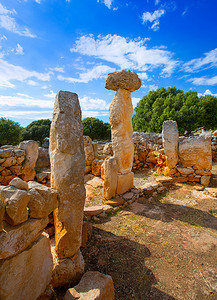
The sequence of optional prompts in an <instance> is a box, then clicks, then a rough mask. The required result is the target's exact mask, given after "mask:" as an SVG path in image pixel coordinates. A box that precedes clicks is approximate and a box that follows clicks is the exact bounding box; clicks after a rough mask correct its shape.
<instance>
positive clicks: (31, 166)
mask: <svg viewBox="0 0 217 300" xmlns="http://www.w3.org/2000/svg"><path fill="white" fill-rule="evenodd" d="M19 148H20V149H22V150H24V151H25V154H26V158H25V161H24V163H23V174H22V175H21V178H22V179H23V180H25V181H29V180H34V178H35V174H36V173H35V165H36V161H37V159H38V143H37V142H36V141H31V140H30V141H23V142H21V143H20V144H19Z"/></svg>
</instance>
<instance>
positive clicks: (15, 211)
mask: <svg viewBox="0 0 217 300" xmlns="http://www.w3.org/2000/svg"><path fill="white" fill-rule="evenodd" d="M0 198H1V200H2V201H3V202H4V204H5V208H6V214H5V220H6V221H7V222H8V223H9V224H10V225H13V226H15V225H18V224H20V223H23V222H25V221H26V220H27V219H28V210H27V204H28V202H29V199H30V196H29V194H28V192H27V191H24V190H19V189H17V188H15V187H13V186H6V187H4V188H3V189H1V190H0Z"/></svg>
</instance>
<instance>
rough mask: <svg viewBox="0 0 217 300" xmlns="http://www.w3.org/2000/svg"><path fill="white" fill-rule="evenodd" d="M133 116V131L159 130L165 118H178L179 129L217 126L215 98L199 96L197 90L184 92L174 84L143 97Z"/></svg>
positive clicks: (181, 131) (180, 130)
mask: <svg viewBox="0 0 217 300" xmlns="http://www.w3.org/2000/svg"><path fill="white" fill-rule="evenodd" d="M135 111H136V114H135V115H134V116H133V128H134V130H135V131H144V132H161V130H162V125H163V122H164V121H165V120H175V121H177V124H178V128H179V132H180V133H181V134H183V133H184V131H185V130H187V131H189V132H190V131H193V130H195V129H197V128H199V127H203V128H204V129H206V130H209V129H216V128H217V98H216V97H214V96H211V95H206V96H203V97H200V98H199V97H198V95H197V92H193V91H189V92H186V93H184V92H183V91H181V90H177V89H176V88H175V87H170V88H168V89H167V90H166V89H165V88H161V89H157V90H156V91H150V92H149V94H148V95H146V96H144V97H143V98H142V99H141V100H140V101H139V103H138V104H137V107H136V108H135Z"/></svg>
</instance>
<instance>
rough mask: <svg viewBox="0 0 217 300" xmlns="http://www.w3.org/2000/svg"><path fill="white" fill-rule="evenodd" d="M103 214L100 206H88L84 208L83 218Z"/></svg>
mask: <svg viewBox="0 0 217 300" xmlns="http://www.w3.org/2000/svg"><path fill="white" fill-rule="evenodd" d="M102 212H103V207H102V206H89V207H85V208H84V215H85V216H97V215H99V214H101V213H102Z"/></svg>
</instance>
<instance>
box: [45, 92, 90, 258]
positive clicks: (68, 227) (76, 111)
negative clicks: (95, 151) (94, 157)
mask: <svg viewBox="0 0 217 300" xmlns="http://www.w3.org/2000/svg"><path fill="white" fill-rule="evenodd" d="M50 161H51V187H52V188H54V189H56V190H57V191H58V192H59V207H58V208H57V209H56V210H55V211H54V224H55V240H56V248H55V249H56V253H57V255H58V257H59V258H66V257H71V256H74V255H75V254H76V253H77V251H78V250H79V248H80V245H81V237H82V224H83V208H84V201H85V188H84V169H85V154H84V143H83V125H82V122H81V109H80V105H79V101H78V96H77V94H74V93H70V92H64V91H60V92H59V93H58V94H57V96H56V101H55V104H54V113H53V120H52V123H51V131H50Z"/></svg>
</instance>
